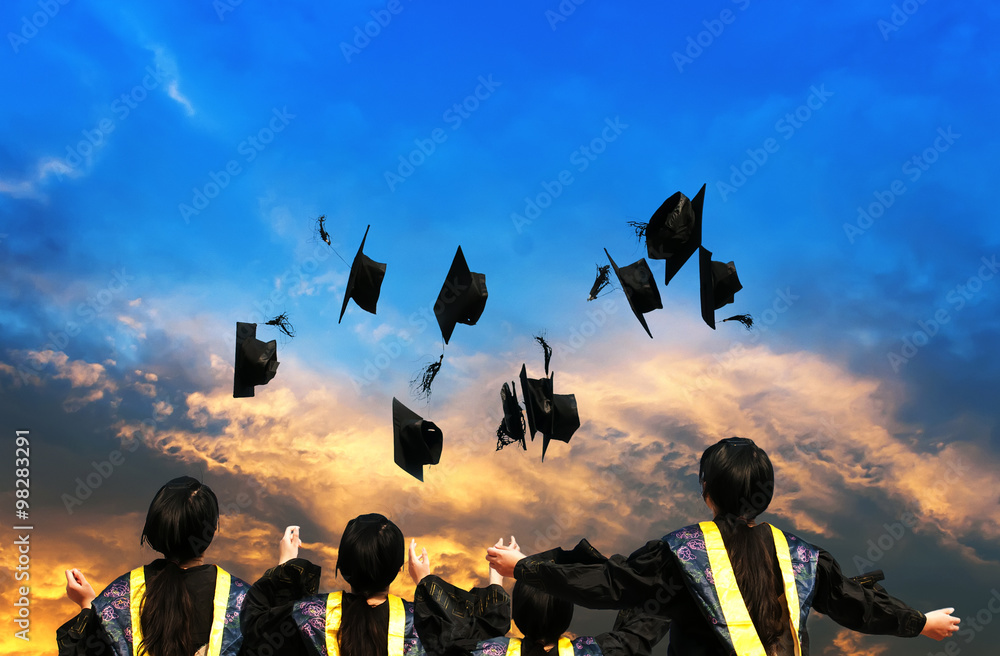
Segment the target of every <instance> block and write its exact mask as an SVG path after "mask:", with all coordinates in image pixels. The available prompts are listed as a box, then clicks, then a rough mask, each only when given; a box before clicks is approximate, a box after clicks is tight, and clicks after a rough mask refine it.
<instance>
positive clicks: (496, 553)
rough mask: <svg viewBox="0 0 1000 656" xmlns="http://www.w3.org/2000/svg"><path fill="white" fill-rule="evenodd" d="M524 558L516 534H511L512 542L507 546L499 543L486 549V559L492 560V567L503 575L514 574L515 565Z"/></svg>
mask: <svg viewBox="0 0 1000 656" xmlns="http://www.w3.org/2000/svg"><path fill="white" fill-rule="evenodd" d="M522 558H524V554H523V553H521V550H520V547H518V546H517V542H516V541H515V540H514V536H511V538H510V544H509V545H507V546H506V547H504V546H502V545H497V546H493V547H490V548H489V549H487V550H486V560H488V561H489V562H490V567H492V568H493V569H495V570H496V571H497V573H499V574H500V575H501V576H508V577H510V576H514V566H515V565H517V563H518V562H519V561H520V560H521V559H522Z"/></svg>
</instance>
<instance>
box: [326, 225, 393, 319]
mask: <svg viewBox="0 0 1000 656" xmlns="http://www.w3.org/2000/svg"><path fill="white" fill-rule="evenodd" d="M370 228H371V226H370V225H369V226H368V227H367V228H365V236H364V237H362V238H361V246H360V247H359V248H358V254H357V255H355V256H354V262H353V263H352V264H351V275H350V277H348V279H347V289H345V290H344V304H343V305H342V306H341V307H340V319H337V323H340V322H341V321H342V320H343V319H344V312H345V311H346V310H347V301H349V300H351V299H352V298H353V299H354V302H355V303H357V304H358V307H359V308H361V309H362V310H364V311H365V312H371V313H372V314H375V306H376V305H377V304H378V296H379V293H380V292H381V291H382V279H383V278H385V264H384V263H382V262H376V261H375V260H373V259H371V258H370V257H368V256H367V255H365V254H364V252H363V251H364V250H365V240H366V239H368V230H369V229H370Z"/></svg>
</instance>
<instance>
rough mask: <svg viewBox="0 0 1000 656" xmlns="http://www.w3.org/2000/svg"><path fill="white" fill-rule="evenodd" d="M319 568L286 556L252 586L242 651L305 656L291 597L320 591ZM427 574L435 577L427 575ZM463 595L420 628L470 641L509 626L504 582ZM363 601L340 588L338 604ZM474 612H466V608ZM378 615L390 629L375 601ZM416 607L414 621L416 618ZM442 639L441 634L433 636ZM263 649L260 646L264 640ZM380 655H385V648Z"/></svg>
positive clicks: (382, 627)
mask: <svg viewBox="0 0 1000 656" xmlns="http://www.w3.org/2000/svg"><path fill="white" fill-rule="evenodd" d="M321 572H322V568H320V567H319V566H318V565H314V564H313V563H311V562H309V561H308V560H306V559H304V558H294V559H292V560H289V561H288V562H286V563H284V564H282V565H278V566H277V567H273V568H271V569H269V570H267V572H265V573H264V575H263V576H262V577H261V578H260V579H259V580H258V581H257V582H256V583H254V584H253V586H251V588H250V592H248V593H247V597H246V600H245V601H244V603H243V612H242V613H241V616H240V618H241V622H240V626H241V629H242V631H243V647H244V654H246V656H258V654H268V655H269V656H308V655H310V654H312V653H313V652H312V650H311V648H310V647H308V646H307V645H306V643H305V641H304V640H303V638H302V635H301V633H300V632H299V629H298V627H297V626H296V622H295V620H294V619H293V616H292V610H293V607H294V606H295V604H296V602H298V601H300V600H301V599H303V598H304V597H308V596H310V595H315V594H317V593H318V591H319V579H320V574H321ZM427 578H428V579H431V578H433V579H436V580H439V581H440V579H439V578H438V577H427ZM462 592H463V594H464V595H465V596H466V597H465V599H468V600H471V601H470V602H469V603H470V604H471V606H467V605H465V604H464V603H463V604H462V605H460V606H459V605H455V606H451V607H449V608H447V609H445V610H443V611H442V622H440V624H439V625H437V628H436V629H430V628H426V627H425V629H424V630H425V632H430V631H434V630H440V631H448V632H449V634H448V635H449V637H448V638H447V639H448V640H455V639H461V638H465V637H467V638H470V639H472V640H473V642H475V641H478V640H485V639H486V638H490V637H494V636H498V635H503V634H504V633H506V632H507V629H508V628H509V627H510V598H509V597H507V596H506V594H507V593H506V592H504V590H503V588H501V587H500V586H497V585H492V586H489V587H487V588H473V589H472V590H471V591H469V592H465V591H462ZM353 603H364V604H367V603H368V602H367V600H366V599H363V598H361V597H358V596H356V595H353V594H350V593H344V596H343V604H344V605H345V606H347V605H349V604H353ZM470 608H471V610H472V611H473V612H474V616H470V615H469V609H470ZM378 610H379V612H380V614H379V615H378V617H377V621H378V622H379V625H378V630H379V632H380V633H387V632H388V630H389V605H388V604H382V605H381V606H379V607H378ZM416 614H417V611H416V607H415V610H414V622H415V623H416ZM417 635H418V636H420V638H421V639H423V637H424V633H421V632H420V628H419V626H417ZM438 641H439V642H440V641H441V638H438ZM265 645H266V646H267V647H268V649H264V648H263V646H265ZM382 649H385V648H384V647H381V648H380V654H379V656H386V654H387V653H388V650H387V649H385V651H382Z"/></svg>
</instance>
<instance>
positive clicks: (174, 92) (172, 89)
mask: <svg viewBox="0 0 1000 656" xmlns="http://www.w3.org/2000/svg"><path fill="white" fill-rule="evenodd" d="M167 95H168V96H170V97H171V98H173V99H174V100H176V101H177V102H179V103H180V104H181V105H183V106H184V110H185V111H186V112H187V115H188V116H194V107H193V106H192V105H191V101H190V100H188V99H187V98H185V97H184V94H182V93H181V91H180V87H179V86H178V84H177V80H172V81H171V82H170V84H168V85H167Z"/></svg>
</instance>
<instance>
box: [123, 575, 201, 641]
mask: <svg viewBox="0 0 1000 656" xmlns="http://www.w3.org/2000/svg"><path fill="white" fill-rule="evenodd" d="M139 609H140V610H139V625H140V626H141V627H142V644H140V645H136V655H137V656H144V655H146V654H148V656H191V654H193V653H195V651H196V650H197V649H198V647H199V646H200V645H197V644H195V639H194V637H193V635H192V631H191V628H192V626H193V619H194V601H193V600H192V599H191V594H190V593H189V592H188V590H187V586H185V585H184V582H183V580H182V570H181V568H180V567H179V566H178V565H177V563H174V562H171V561H168V562H167V566H166V567H164V568H163V569H162V570H161V571H160V572H159V573H158V574H157V575H156V576H154V577H153V578H152V579H151V580H150V581H149V582H148V583H146V594H145V595H144V596H143V598H142V602H141V605H140V606H139ZM154 645H155V647H154V648H151V646H154Z"/></svg>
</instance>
